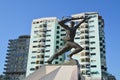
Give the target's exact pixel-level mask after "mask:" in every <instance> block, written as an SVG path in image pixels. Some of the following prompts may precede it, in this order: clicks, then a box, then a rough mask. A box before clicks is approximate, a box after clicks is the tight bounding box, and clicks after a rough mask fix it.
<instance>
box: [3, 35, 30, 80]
mask: <svg viewBox="0 0 120 80" xmlns="http://www.w3.org/2000/svg"><path fill="white" fill-rule="evenodd" d="M29 40H30V36H29V35H22V36H19V38H18V39H10V40H9V43H8V50H7V52H8V53H7V56H6V61H5V62H6V64H5V68H4V69H5V72H4V74H5V78H6V79H5V80H20V79H19V78H20V77H21V78H22V77H25V75H26V68H27V57H28V50H29V49H28V48H29Z"/></svg>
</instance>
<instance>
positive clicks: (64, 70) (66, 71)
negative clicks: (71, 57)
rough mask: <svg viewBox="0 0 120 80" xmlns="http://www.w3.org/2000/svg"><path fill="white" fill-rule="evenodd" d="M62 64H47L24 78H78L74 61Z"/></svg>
mask: <svg viewBox="0 0 120 80" xmlns="http://www.w3.org/2000/svg"><path fill="white" fill-rule="evenodd" d="M69 63H70V62H69V61H68V62H66V63H65V64H63V65H47V66H43V67H41V68H39V69H38V70H37V71H35V72H34V73H32V74H31V75H29V76H28V77H27V78H26V79H25V80H80V74H79V72H80V71H79V67H78V65H77V63H76V61H72V63H73V64H72V65H70V64H69Z"/></svg>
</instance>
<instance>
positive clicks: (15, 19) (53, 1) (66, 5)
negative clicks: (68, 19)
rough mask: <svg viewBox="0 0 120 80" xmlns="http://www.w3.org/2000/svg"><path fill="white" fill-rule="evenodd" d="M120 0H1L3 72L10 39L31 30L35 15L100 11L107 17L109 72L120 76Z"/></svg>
mask: <svg viewBox="0 0 120 80" xmlns="http://www.w3.org/2000/svg"><path fill="white" fill-rule="evenodd" d="M119 5H120V1H119V0H99V1H98V0H12V1H10V0H0V27H1V29H0V37H1V38H0V55H1V56H0V74H2V72H3V68H4V64H5V56H6V53H7V51H6V50H7V46H8V40H9V39H15V38H17V37H18V36H20V35H23V34H30V31H31V22H32V20H33V19H35V18H41V17H58V18H62V16H69V15H72V14H77V13H81V12H94V11H95V12H98V13H99V14H100V15H101V16H102V17H103V18H104V20H105V37H106V38H105V39H106V56H107V57H106V58H107V67H108V72H109V73H112V74H113V75H115V76H116V78H117V80H120V63H119V61H120V53H119V50H120V47H119V45H120V42H119V41H120V36H119V35H120V26H119V22H120V20H119V19H120V9H119Z"/></svg>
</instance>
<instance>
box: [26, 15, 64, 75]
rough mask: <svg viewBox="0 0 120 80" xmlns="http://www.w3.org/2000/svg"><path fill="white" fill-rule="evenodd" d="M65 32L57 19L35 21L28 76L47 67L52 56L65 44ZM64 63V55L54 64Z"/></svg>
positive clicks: (49, 18)
mask: <svg viewBox="0 0 120 80" xmlns="http://www.w3.org/2000/svg"><path fill="white" fill-rule="evenodd" d="M64 35H65V33H64V30H63V29H61V28H60V26H58V19H57V18H56V17H47V18H39V19H34V20H33V21H32V29H31V39H30V46H29V56H28V63H27V74H26V76H28V75H30V74H31V73H33V72H34V71H35V70H37V69H38V68H39V67H40V66H43V65H44V64H45V65H46V64H47V63H46V61H47V60H48V59H49V58H50V56H52V55H53V54H54V53H55V52H56V51H57V50H58V49H60V48H61V46H62V45H63V44H64V42H63V41H62V40H61V39H62V37H61V36H64ZM63 61H64V55H62V56H59V57H58V58H56V59H55V60H54V61H53V64H60V63H62V62H63Z"/></svg>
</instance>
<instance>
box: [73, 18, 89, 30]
mask: <svg viewBox="0 0 120 80" xmlns="http://www.w3.org/2000/svg"><path fill="white" fill-rule="evenodd" d="M90 18H91V17H87V16H86V17H84V18H83V20H82V21H81V22H80V23H78V24H77V25H76V26H75V28H76V29H77V28H78V27H79V26H80V25H81V24H82V23H84V22H85V21H86V20H88V19H90Z"/></svg>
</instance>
